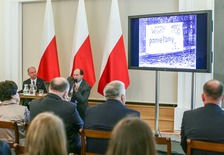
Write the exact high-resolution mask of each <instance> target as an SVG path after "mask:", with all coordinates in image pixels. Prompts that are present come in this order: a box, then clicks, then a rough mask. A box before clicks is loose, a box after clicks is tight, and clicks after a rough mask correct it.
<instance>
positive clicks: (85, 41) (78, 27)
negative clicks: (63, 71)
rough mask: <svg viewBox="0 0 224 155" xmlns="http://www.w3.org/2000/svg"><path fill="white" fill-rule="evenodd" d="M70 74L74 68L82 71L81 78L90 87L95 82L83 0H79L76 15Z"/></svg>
mask: <svg viewBox="0 0 224 155" xmlns="http://www.w3.org/2000/svg"><path fill="white" fill-rule="evenodd" d="M72 53H73V55H72V59H73V60H72V62H73V63H72V66H71V75H72V73H73V71H74V69H76V68H80V69H82V70H83V71H84V76H83V79H84V80H86V81H87V82H88V83H89V85H90V86H91V87H92V86H93V85H94V84H95V82H96V77H95V71H94V65H93V57H92V50H91V44H90V37H89V30H88V25H87V19H86V9H85V4H84V0H79V4H78V10H77V15H76V23H75V31H74V39H73V52H72Z"/></svg>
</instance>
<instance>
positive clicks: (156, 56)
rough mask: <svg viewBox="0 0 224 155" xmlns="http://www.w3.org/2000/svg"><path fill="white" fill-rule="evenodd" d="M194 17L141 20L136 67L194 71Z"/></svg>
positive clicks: (181, 16) (180, 16) (179, 16)
mask: <svg viewBox="0 0 224 155" xmlns="http://www.w3.org/2000/svg"><path fill="white" fill-rule="evenodd" d="M196 18H197V17H196V15H178V16H163V17H150V18H141V19H140V20H139V67H161V68H183V69H196V31H197V29H196V24H197V23H196V22H197V19H196Z"/></svg>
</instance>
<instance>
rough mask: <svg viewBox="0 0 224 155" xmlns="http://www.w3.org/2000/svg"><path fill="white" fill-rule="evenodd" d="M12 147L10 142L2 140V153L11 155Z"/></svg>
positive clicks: (0, 144) (0, 141) (0, 148)
mask: <svg viewBox="0 0 224 155" xmlns="http://www.w3.org/2000/svg"><path fill="white" fill-rule="evenodd" d="M11 154H12V153H11V149H10V146H9V144H8V143H7V142H6V141H4V140H0V155H11Z"/></svg>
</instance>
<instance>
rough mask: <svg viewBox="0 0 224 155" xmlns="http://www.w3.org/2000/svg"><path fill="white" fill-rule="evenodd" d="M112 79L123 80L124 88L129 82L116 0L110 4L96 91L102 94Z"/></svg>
mask: <svg viewBox="0 0 224 155" xmlns="http://www.w3.org/2000/svg"><path fill="white" fill-rule="evenodd" d="M113 80H120V81H122V82H124V84H125V88H126V89H127V87H128V86H129V84H130V80H129V74H128V66H127V60H126V53H125V47H124V40H123V34H122V30H121V22H120V14H119V8H118V2H117V0H112V4H111V12H110V17H109V23H108V29H107V36H106V42H105V48H104V55H103V60H102V65H101V72H100V79H99V84H98V92H99V93H100V94H102V95H103V89H104V87H105V86H106V84H107V83H109V82H111V81H113Z"/></svg>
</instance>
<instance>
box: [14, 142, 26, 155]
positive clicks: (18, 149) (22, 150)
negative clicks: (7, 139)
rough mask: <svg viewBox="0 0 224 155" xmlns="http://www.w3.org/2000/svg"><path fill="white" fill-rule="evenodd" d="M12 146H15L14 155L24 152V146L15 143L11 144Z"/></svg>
mask: <svg viewBox="0 0 224 155" xmlns="http://www.w3.org/2000/svg"><path fill="white" fill-rule="evenodd" d="M13 148H15V152H16V155H20V154H24V153H25V146H22V145H19V144H17V143H15V144H14V145H13Z"/></svg>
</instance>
